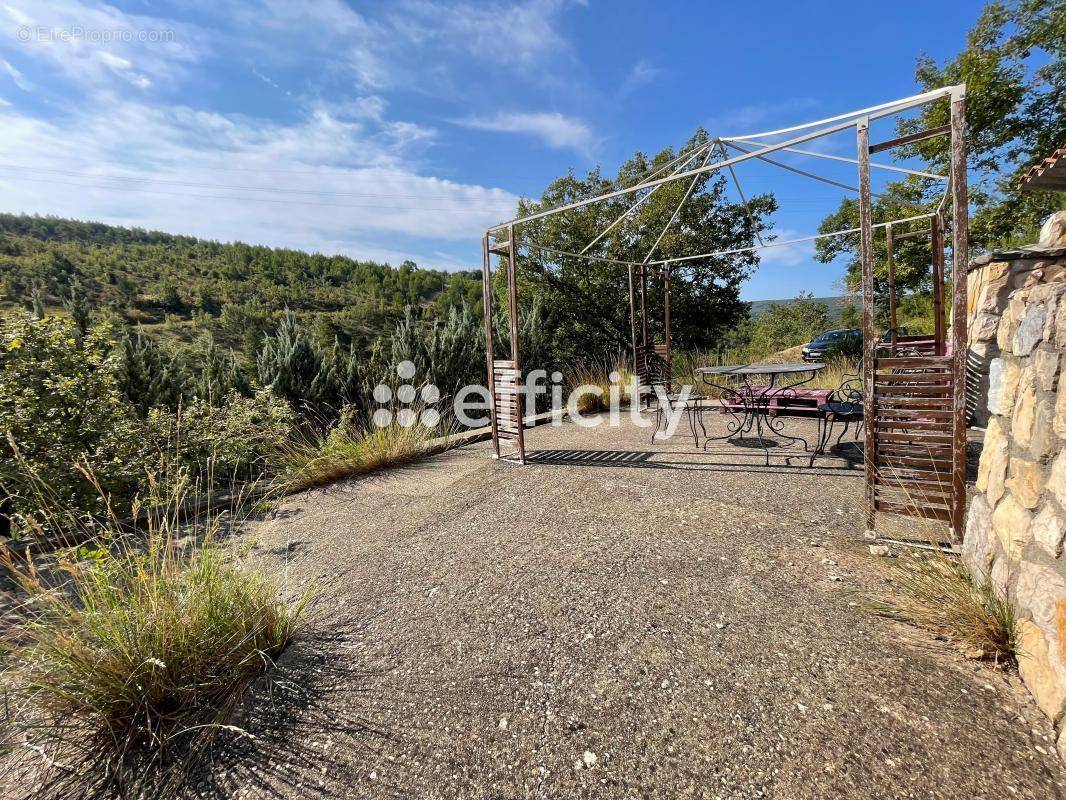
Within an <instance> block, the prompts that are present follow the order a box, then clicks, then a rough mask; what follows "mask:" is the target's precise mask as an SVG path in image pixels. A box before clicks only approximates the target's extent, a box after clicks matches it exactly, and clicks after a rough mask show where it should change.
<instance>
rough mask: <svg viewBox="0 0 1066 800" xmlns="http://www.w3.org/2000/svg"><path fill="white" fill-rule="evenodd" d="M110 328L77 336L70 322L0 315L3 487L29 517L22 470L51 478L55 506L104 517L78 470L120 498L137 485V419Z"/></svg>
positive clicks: (101, 504)
mask: <svg viewBox="0 0 1066 800" xmlns="http://www.w3.org/2000/svg"><path fill="white" fill-rule="evenodd" d="M116 360H117V356H116V355H115V353H114V348H113V347H112V331H111V329H110V328H109V327H108V326H106V325H101V326H97V327H95V328H92V329H90V330H89V332H88V333H87V335H85V336H84V337H82V336H80V335H79V332H78V329H77V326H76V324H75V323H74V322H73V321H72V320H70V319H66V318H59V317H48V316H46V317H42V318H35V317H29V316H26V315H23V314H18V313H16V314H8V315H4V316H0V437H2V439H0V488H2V490H3V492H4V493H5V494H7V495H10V496H12V497H13V499H14V504H15V508H16V510H24V509H25V507H26V505H25V504H26V503H27V502H28V495H29V494H31V493H32V492H33V487H32V486H30V485H29V484H28V483H27V479H26V470H25V468H24V467H23V466H20V464H19V463H18V459H16V458H15V453H16V449H17V452H18V453H19V454H20V456H21V459H22V461H23V463H24V466H25V467H28V468H29V469H30V470H31V471H32V472H34V473H36V474H37V475H40V476H44V477H46V478H47V487H48V490H49V491H50V493H51V494H52V495H53V498H54V500H55V501H57V502H61V503H64V504H66V505H68V506H69V507H71V508H78V509H84V510H86V511H93V512H101V511H103V510H104V506H105V503H104V501H103V500H102V499H101V498H100V496H99V494H98V492H97V491H96V490H95V489H94V488H93V487H92V485H91V484H90V483H89V481H87V480H86V478H85V476H84V475H83V474H82V472H81V471H80V469H79V465H80V466H81V467H85V468H89V469H91V470H92V471H93V472H94V474H96V475H97V477H98V478H99V479H100V481H101V483H102V484H103V485H104V486H106V487H107V488H108V489H109V490H110V491H111V492H113V493H114V494H116V495H118V496H127V495H129V494H130V493H131V492H132V491H133V489H134V487H135V486H136V483H137V477H136V476H137V464H136V457H135V453H136V448H137V446H138V441H139V437H138V433H137V420H136V415H135V414H134V413H133V408H132V407H131V406H130V405H129V404H128V403H127V402H126V401H125V399H124V398H123V396H122V393H121V391H120V389H119V384H118V381H117V379H116V373H117V369H116V367H117V364H116Z"/></svg>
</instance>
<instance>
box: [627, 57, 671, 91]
mask: <svg viewBox="0 0 1066 800" xmlns="http://www.w3.org/2000/svg"><path fill="white" fill-rule="evenodd" d="M661 74H662V70H661V69H659V68H658V67H656V66H655V65H654V64H652V62H651V61H649V60H648V59H646V58H642V59H640V60H639V61H638V62H637V63H636V64H634V65H633V67H632V69H630V70H629V73H628V74H627V75H626V77H625V79H624V80H623V81H622V85H621V87H620V88H619V90H618V92H619V94H621V95H627V94H630V93H632V92H635V91H636V90H637V89H641V88H643V87H645V86H647V85H649V84H650V83H652V82H653V81H654V80H655V79H656V78H658V77H659V76H660V75H661Z"/></svg>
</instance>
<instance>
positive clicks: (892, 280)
mask: <svg viewBox="0 0 1066 800" xmlns="http://www.w3.org/2000/svg"><path fill="white" fill-rule="evenodd" d="M894 247H895V240H894V239H893V237H892V223H889V224H888V225H886V226H885V271H886V272H887V273H888V333H889V336H890V337H891V342H892V346H891V350H892V355H893V356H894V355H896V349H897V348H896V345H897V343H898V341H899V334H898V333H897V331H896V258H895V253H894V252H893V250H894Z"/></svg>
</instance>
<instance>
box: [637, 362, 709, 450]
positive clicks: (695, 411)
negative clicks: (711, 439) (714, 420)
mask: <svg viewBox="0 0 1066 800" xmlns="http://www.w3.org/2000/svg"><path fill="white" fill-rule="evenodd" d="M658 350H659V348H658V347H656V348H655V349H649V350H647V351H646V352H644V353H643V354H642V355H643V360H644V370H643V374H642V375H641V374H639V370H638V377H639V378H640V379H641V380H640V384H641V389H642V393H643V394H644V395H645V396H646V397H647V399H648V406H647V407H648V410H649V411H650V410H652V409H654V410H655V427H654V428H652V431H651V441H652V444H654V443H655V437H656V436H657V435H658V434H659V430H660V428H662V427H663V420H664V419H665V418H666V410H667V408H669V410H670V411H671V412H680V413H683V414H685V416H686V417H687V418H688V427H689V431H690V432H691V433H692V443H693V445H694V446H696V447H699V444H700V440H699V435H698V434H697V432H696V426H697V425H699V427H700V430H702V431H703V435H704V436H705V437H706V436H707V429H706V428H705V427H704V426H703V408H704V401H706V400H707V398H706V397H705V396H704V395H700V394H690V395H689V396H688V397H687V398H685V399H684V400H682V399H681V396H680V395H679V394H677V393H675V392H674V391H673V379H672V374H671V369H670V361H669V359H667V358H666V357H665V355H664V354H663V353H661V352H657V351H658ZM663 401H665V404H666V405H665V406H664V404H663Z"/></svg>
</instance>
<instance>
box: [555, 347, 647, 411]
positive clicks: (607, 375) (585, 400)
mask: <svg viewBox="0 0 1066 800" xmlns="http://www.w3.org/2000/svg"><path fill="white" fill-rule="evenodd" d="M612 377H613V378H614V379H613V380H612ZM633 381H634V375H633V373H632V371H631V370H630V369H629V365H628V364H627V363H626V361H625V359H619V360H618V361H617V362H616V363H614V364H612V363H610V362H601V363H591V364H583V365H580V366H577V367H574V368H572V369H571V370H569V385H570V391H571V393H578V394H577V398H576V400H574V402H575V403H576V406H577V410H578V412H579V413H581V414H597V413H600V412H604V411H610V409H611V393H612V392H617V393H618V399H619V403H620V404H627V403H629V402H631V401H632V397H631V396H630V395H631V391H630V387H631V384H632V383H633ZM597 390H598V391H597Z"/></svg>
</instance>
